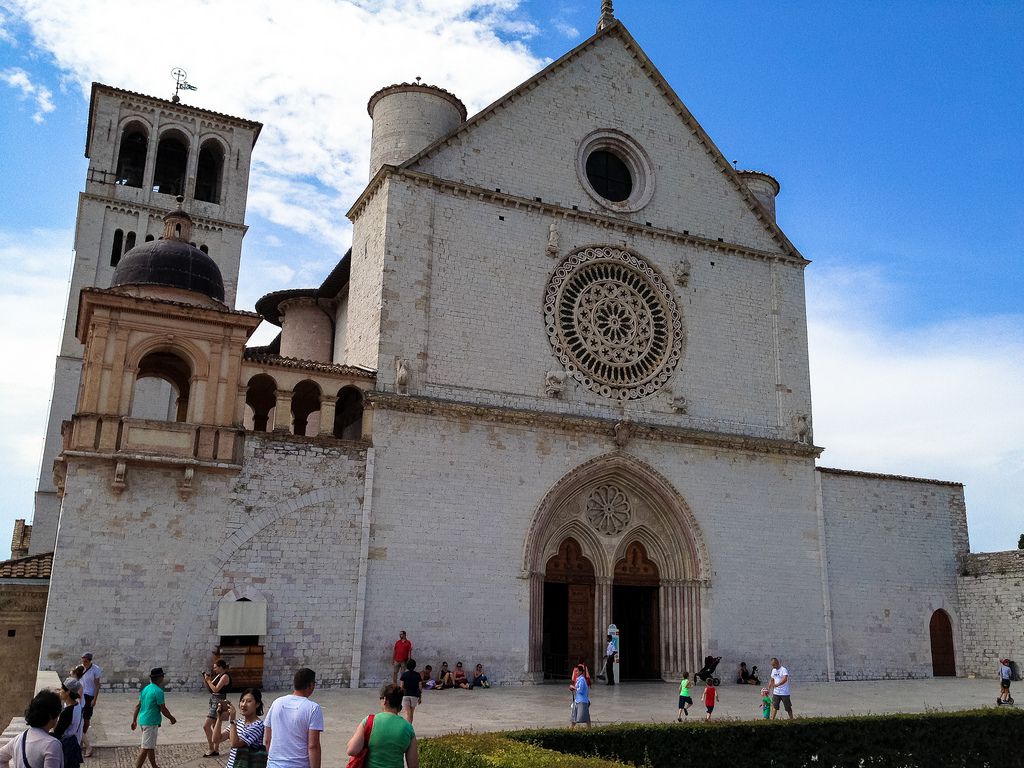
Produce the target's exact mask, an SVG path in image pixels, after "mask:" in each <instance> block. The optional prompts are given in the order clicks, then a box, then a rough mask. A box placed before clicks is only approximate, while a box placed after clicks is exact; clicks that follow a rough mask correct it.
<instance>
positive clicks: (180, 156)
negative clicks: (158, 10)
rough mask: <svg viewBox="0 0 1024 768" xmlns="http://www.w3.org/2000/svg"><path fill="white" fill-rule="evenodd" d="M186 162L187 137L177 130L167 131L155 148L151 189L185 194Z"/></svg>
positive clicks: (165, 192)
mask: <svg viewBox="0 0 1024 768" xmlns="http://www.w3.org/2000/svg"><path fill="white" fill-rule="evenodd" d="M187 164H188V138H186V137H185V135H184V134H182V133H181V132H179V131H174V130H171V131H167V132H166V133H165V134H164V135H163V136H161V137H160V143H159V144H158V145H157V149H156V168H155V170H154V172H153V190H154V191H156V192H160V193H162V194H165V195H183V194H185V167H186V165H187Z"/></svg>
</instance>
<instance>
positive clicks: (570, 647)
mask: <svg viewBox="0 0 1024 768" xmlns="http://www.w3.org/2000/svg"><path fill="white" fill-rule="evenodd" d="M595 584H596V580H595V578H594V564H593V563H592V562H590V560H588V559H587V558H586V557H584V555H583V550H582V548H581V547H580V545H579V543H578V542H577V541H576V540H575V539H574V538H572V537H568V538H566V539H564V540H563V541H562V543H561V544H560V545H559V547H558V551H557V552H556V553H555V554H554V555H553V556H552V557H551V558H550V559H549V560H548V562H547V566H546V567H545V569H544V640H543V664H544V677H545V678H549V679H551V678H553V679H559V678H564V677H568V676H569V674H570V669H571V668H572V665H574V664H577V663H578V662H579V661H581V660H583V661H584V662H585V663H587V664H588V665H590V664H591V661H590V658H591V654H592V652H593V647H594V587H595Z"/></svg>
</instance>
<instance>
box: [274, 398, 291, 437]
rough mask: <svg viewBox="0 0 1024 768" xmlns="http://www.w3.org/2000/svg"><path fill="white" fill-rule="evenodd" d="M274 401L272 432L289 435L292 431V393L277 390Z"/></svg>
mask: <svg viewBox="0 0 1024 768" xmlns="http://www.w3.org/2000/svg"><path fill="white" fill-rule="evenodd" d="M275 399H276V403H275V406H274V431H275V432H278V433H281V432H285V433H290V432H291V431H292V391H291V390H290V389H279V390H277V395H276V396H275Z"/></svg>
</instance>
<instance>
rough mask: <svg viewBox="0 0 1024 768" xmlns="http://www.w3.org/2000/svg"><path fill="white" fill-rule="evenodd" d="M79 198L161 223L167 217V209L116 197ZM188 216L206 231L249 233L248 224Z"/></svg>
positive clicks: (86, 195)
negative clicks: (220, 230) (235, 230)
mask: <svg viewBox="0 0 1024 768" xmlns="http://www.w3.org/2000/svg"><path fill="white" fill-rule="evenodd" d="M79 196H80V197H81V198H82V199H86V200H95V201H96V202H98V203H103V204H104V205H106V206H107V207H109V208H114V209H117V210H120V211H121V212H122V213H147V214H149V215H150V216H152V217H153V218H156V219H160V221H163V218H164V216H166V215H167V209H166V208H158V207H157V206H155V205H147V204H146V203H136V202H134V201H132V200H118V199H117V198H115V197H107V196H106V195H96V194H93V193H92V192H80V193H79ZM188 215H189V216H190V217H191V218H192V224H193V226H199V227H203V228H205V229H237V230H239V231H241V232H242V233H243V234H244V233H245V232H248V231H249V225H248V224H235V223H234V222H231V221H225V220H224V219H210V218H207V217H206V216H200V215H198V214H195V213H192V212H189V214H188Z"/></svg>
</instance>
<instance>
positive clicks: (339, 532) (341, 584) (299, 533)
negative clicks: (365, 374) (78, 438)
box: [40, 435, 366, 689]
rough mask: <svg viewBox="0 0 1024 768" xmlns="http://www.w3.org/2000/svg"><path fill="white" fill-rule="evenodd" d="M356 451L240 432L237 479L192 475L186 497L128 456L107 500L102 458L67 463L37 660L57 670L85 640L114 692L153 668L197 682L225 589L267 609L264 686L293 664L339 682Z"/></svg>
mask: <svg viewBox="0 0 1024 768" xmlns="http://www.w3.org/2000/svg"><path fill="white" fill-rule="evenodd" d="M365 453H366V452H365V449H364V448H360V447H358V446H356V445H353V444H350V443H349V444H345V443H338V442H337V441H330V442H321V443H315V442H314V441H312V440H309V439H303V438H273V439H272V438H270V437H268V436H262V435H250V436H248V438H247V440H246V448H245V466H244V469H243V471H242V472H241V474H232V473H226V472H221V473H217V472H210V471H209V470H203V469H197V470H196V477H195V480H194V488H195V490H194V493H193V495H192V496H191V497H190V498H188V499H182V498H180V497H179V495H178V492H177V484H178V483H179V482H180V470H177V471H175V470H171V469H164V468H159V467H143V466H139V465H136V464H132V465H131V466H130V467H129V469H128V476H127V483H128V487H127V489H126V490H124V491H123V492H122V493H121V494H120V495H116V494H114V493H113V491H112V490H111V487H110V480H111V477H112V473H113V465H112V463H110V462H106V461H88V462H87V461H82V460H75V459H72V460H71V462H70V467H69V472H68V478H67V486H66V494H65V503H64V505H63V509H62V514H61V526H60V532H59V537H58V544H57V545H58V551H59V552H60V555H59V557H57V558H55V561H56V562H55V565H54V569H53V576H52V579H51V591H50V599H49V604H48V607H47V617H46V627H45V630H44V635H43V650H42V653H41V657H40V665H41V667H42V668H44V669H53V670H56V671H58V672H61V673H63V671H64V670H66V669H68V668H69V667H70V666H72V665H73V664H74V663H75V660H76V659H77V657H78V655H79V654H80V653H81V651H82V648H84V647H86V646H88V647H89V648H91V649H93V650H94V651H95V652H96V653H97V654H98V659H99V663H100V664H101V665H102V666H103V668H104V672H105V674H104V683H105V684H109V685H110V686H112V687H132V685H133V684H134V682H137V681H138V680H139V679H140V678H141V675H142V673H143V672H144V671H145V670H147V669H149V668H150V667H153V666H157V665H160V666H163V667H165V668H166V669H167V670H168V678H169V680H170V681H171V683H172V685H173V686H174V687H177V688H187V689H198V688H199V687H200V685H201V681H200V679H199V677H198V672H199V670H200V669H201V668H202V665H203V664H205V663H206V659H207V656H208V654H209V649H210V648H211V647H212V646H213V645H214V644H216V642H217V640H218V637H217V625H216V621H217V606H218V603H219V602H220V600H221V599H222V597H223V596H224V595H227V594H231V593H232V591H234V592H235V593H238V594H243V595H245V594H253V595H254V596H257V597H258V596H262V597H264V598H265V599H266V601H267V603H268V621H269V627H268V635H267V636H266V637H265V638H262V640H263V642H264V644H265V645H266V647H267V655H266V658H265V671H264V685H265V686H267V687H268V688H275V687H276V688H284V687H287V685H288V684H289V682H290V680H291V675H292V674H293V672H294V670H295V669H296V668H297V667H299V666H303V665H309V666H311V667H313V668H314V669H316V670H317V671H318V673H319V677H320V679H321V680H322V681H323V683H324V684H325V685H341V684H345V683H347V681H348V679H349V674H350V668H351V658H352V639H353V635H354V631H355V626H354V617H355V583H356V577H357V565H358V549H359V536H360V521H361V519H362V512H361V510H362V492H363V471H364V467H365Z"/></svg>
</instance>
